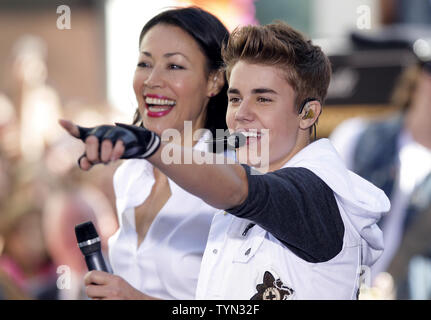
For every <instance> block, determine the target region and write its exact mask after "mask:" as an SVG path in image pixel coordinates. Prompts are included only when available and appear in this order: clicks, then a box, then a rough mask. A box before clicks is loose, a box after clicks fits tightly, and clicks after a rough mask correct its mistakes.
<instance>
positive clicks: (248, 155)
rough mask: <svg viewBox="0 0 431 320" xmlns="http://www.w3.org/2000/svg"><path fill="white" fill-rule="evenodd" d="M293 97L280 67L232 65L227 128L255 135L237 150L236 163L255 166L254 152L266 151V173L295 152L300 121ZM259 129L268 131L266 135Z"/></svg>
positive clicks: (282, 163) (239, 63)
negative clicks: (254, 133)
mask: <svg viewBox="0 0 431 320" xmlns="http://www.w3.org/2000/svg"><path fill="white" fill-rule="evenodd" d="M294 98H295V92H294V90H293V88H292V87H291V86H290V85H289V84H288V83H287V81H286V79H285V76H284V72H283V71H282V70H281V69H280V68H277V67H272V66H266V65H260V64H250V63H247V62H245V61H242V60H240V61H239V62H237V63H236V64H235V65H234V67H233V68H232V71H231V74H230V79H229V90H228V101H229V105H228V110H227V115H226V122H227V125H228V128H229V129H230V130H231V131H234V132H238V131H252V132H256V131H257V133H258V134H257V137H249V138H247V143H246V144H245V145H244V146H243V147H241V148H239V149H238V151H237V157H238V160H239V162H241V163H247V164H249V165H253V166H256V157H254V156H253V154H256V152H255V151H256V150H258V152H260V154H261V155H260V157H265V150H269V152H267V157H268V160H267V161H268V162H269V171H273V170H276V169H279V168H281V167H282V166H283V165H284V163H285V162H286V161H287V160H289V159H290V158H291V157H292V156H293V155H294V154H295V153H296V152H297V151H299V149H300V148H299V146H298V134H299V133H300V129H299V121H300V118H299V116H298V113H297V111H296V107H295V106H294ZM253 129H254V130H253ZM262 129H269V133H268V132H267V133H265V131H268V130H263V131H261V130H262ZM268 143H269V146H268ZM268 148H269V149H268ZM298 148H299V149H298ZM258 154H259V153H258ZM262 160H265V159H262ZM266 165H267V164H266ZM264 166H265V165H264Z"/></svg>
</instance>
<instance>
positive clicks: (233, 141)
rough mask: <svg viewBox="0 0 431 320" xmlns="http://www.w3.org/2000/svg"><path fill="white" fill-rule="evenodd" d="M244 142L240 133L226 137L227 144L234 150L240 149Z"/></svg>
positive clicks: (243, 136)
mask: <svg viewBox="0 0 431 320" xmlns="http://www.w3.org/2000/svg"><path fill="white" fill-rule="evenodd" d="M246 141H247V138H246V137H245V135H243V134H242V133H241V132H235V133H233V134H231V135H230V136H229V137H227V144H228V145H229V146H230V147H232V148H234V149H236V148H240V147H242V146H243V145H244V144H245V142H246Z"/></svg>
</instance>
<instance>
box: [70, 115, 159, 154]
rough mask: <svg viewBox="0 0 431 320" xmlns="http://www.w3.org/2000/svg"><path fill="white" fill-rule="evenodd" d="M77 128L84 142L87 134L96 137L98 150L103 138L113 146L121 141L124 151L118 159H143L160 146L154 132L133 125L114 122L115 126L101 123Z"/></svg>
mask: <svg viewBox="0 0 431 320" xmlns="http://www.w3.org/2000/svg"><path fill="white" fill-rule="evenodd" d="M78 129H79V133H80V136H79V138H80V139H81V140H82V141H84V142H85V139H86V138H88V137H89V136H95V137H97V139H98V140H99V152H100V146H101V144H102V142H103V140H106V139H107V140H110V141H111V142H112V145H113V146H114V145H115V143H116V142H117V140H121V141H123V143H124V147H125V151H124V153H123V155H122V156H121V158H120V159H132V158H137V159H145V158H148V157H150V156H151V155H153V154H154V153H155V152H156V151H157V149H158V148H159V146H160V137H159V136H158V135H157V134H156V133H154V132H152V131H150V130H147V129H145V128H142V127H137V126H133V125H128V124H123V123H116V124H115V126H111V125H102V126H97V127H94V128H85V127H80V126H78ZM81 158H82V157H81ZM81 158H80V159H81ZM78 162H79V160H78Z"/></svg>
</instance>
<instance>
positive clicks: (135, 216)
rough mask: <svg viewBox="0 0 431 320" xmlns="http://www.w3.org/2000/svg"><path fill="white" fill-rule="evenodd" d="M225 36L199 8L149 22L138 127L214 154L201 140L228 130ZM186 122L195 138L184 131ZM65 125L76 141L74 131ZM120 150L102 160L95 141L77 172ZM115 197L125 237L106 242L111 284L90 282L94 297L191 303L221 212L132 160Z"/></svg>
mask: <svg viewBox="0 0 431 320" xmlns="http://www.w3.org/2000/svg"><path fill="white" fill-rule="evenodd" d="M227 37H228V31H227V29H226V28H225V27H224V26H223V25H222V23H221V22H220V21H219V20H218V19H217V18H215V17H214V16H213V15H211V14H210V13H208V12H206V11H203V10H201V9H199V8H196V7H191V8H182V9H173V10H168V11H165V12H162V13H161V14H159V15H157V16H155V17H154V18H153V19H151V20H150V21H149V22H148V23H147V24H146V25H145V26H144V28H143V29H142V32H141V35H140V38H139V57H138V61H137V66H136V70H135V74H134V80H133V89H134V92H135V95H136V100H137V102H138V109H137V111H136V114H135V119H134V124H137V125H139V126H141V127H145V128H146V129H150V130H152V131H153V132H155V133H157V134H159V135H162V134H163V132H164V131H165V130H167V129H175V130H177V131H178V132H180V133H181V134H179V135H178V136H177V138H176V139H174V140H175V141H174V142H175V143H177V144H179V145H186V146H188V147H193V148H194V149H196V150H201V151H208V149H209V147H211V144H208V143H205V141H206V140H208V137H207V136H208V135H210V134H209V133H208V132H207V133H202V132H203V130H202V129H207V130H208V131H210V132H211V133H212V135H210V136H215V133H216V129H222V130H223V131H224V130H226V129H227V128H226V122H225V115H226V109H227V96H226V90H227V83H226V81H225V76H224V72H223V70H222V68H221V67H222V65H223V61H222V59H221V46H222V43H223V41H224V40H226V39H227ZM186 121H188V123H191V124H192V125H191V127H192V128H191V130H184V128H185V122H186ZM61 124H62V125H63V127H64V128H65V129H66V130H68V131H69V132H70V133H71V134H72V135H74V136H75V137H79V136H80V133H79V130H78V129H77V127H75V126H74V125H73V124H71V123H70V122H67V121H62V122H61ZM141 129H142V130H144V129H143V128H141ZM144 131H145V130H144ZM196 138H197V139H196ZM189 141H192V143H191V144H189V143H187V142H189ZM122 150H124V145H123V143H122V142H121V141H118V143H116V144H115V145H112V143H111V142H110V141H109V140H105V141H103V143H101V152H100V154H99V141H98V139H97V138H96V137H95V136H89V137H88V138H87V139H86V153H85V155H84V156H83V157H81V158H80V167H81V168H82V169H84V170H88V169H90V168H91V167H92V165H93V164H96V163H99V162H105V163H107V162H109V161H111V160H112V159H114V160H115V159H118V158H119V156H118V154H120V153H122ZM217 150H218V149H217ZM114 189H115V195H116V204H117V213H118V219H119V224H120V228H119V230H118V231H117V232H116V233H115V234H114V235H113V236H112V237H111V238H110V239H109V258H110V262H111V265H112V268H113V271H114V274H115V275H110V274H108V273H104V272H97V271H93V272H90V273H88V274H87V276H86V278H85V283H86V285H87V294H88V296H89V297H91V298H107V299H108V298H111V299H112V298H113V299H153V298H158V299H193V298H194V296H195V290H196V285H197V279H198V274H199V268H200V263H201V259H202V255H203V252H204V249H205V245H206V240H207V238H208V232H209V228H210V224H211V220H212V217H213V215H214V213H215V212H216V210H217V209H215V208H213V207H211V206H210V205H208V204H206V203H204V202H203V201H202V200H201V199H199V198H196V197H194V196H192V195H191V194H189V193H188V192H186V191H185V190H183V189H181V188H180V187H179V186H178V185H177V184H175V183H173V182H172V180H170V179H168V178H167V177H166V176H165V175H164V174H163V173H161V172H160V171H159V170H158V169H156V168H154V167H153V166H152V165H151V164H150V163H148V162H147V161H145V160H141V159H132V160H127V161H126V162H125V163H123V164H122V165H121V166H120V167H119V168H118V170H117V171H116V173H115V176H114Z"/></svg>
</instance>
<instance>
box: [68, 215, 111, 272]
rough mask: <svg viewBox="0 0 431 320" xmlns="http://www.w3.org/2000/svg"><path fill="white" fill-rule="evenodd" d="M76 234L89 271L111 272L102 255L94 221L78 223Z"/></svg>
mask: <svg viewBox="0 0 431 320" xmlns="http://www.w3.org/2000/svg"><path fill="white" fill-rule="evenodd" d="M75 235H76V240H77V241H78V247H79V249H81V252H82V254H83V255H84V257H85V262H86V264H87V267H88V271H91V270H99V271H105V272H109V271H108V267H107V266H106V263H105V259H104V258H103V255H102V250H101V249H102V246H101V243H100V238H99V235H98V234H97V231H96V228H95V227H94V225H93V223H92V222H91V221H87V222H84V223H81V224H78V225H76V226H75ZM109 273H110V272H109Z"/></svg>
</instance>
